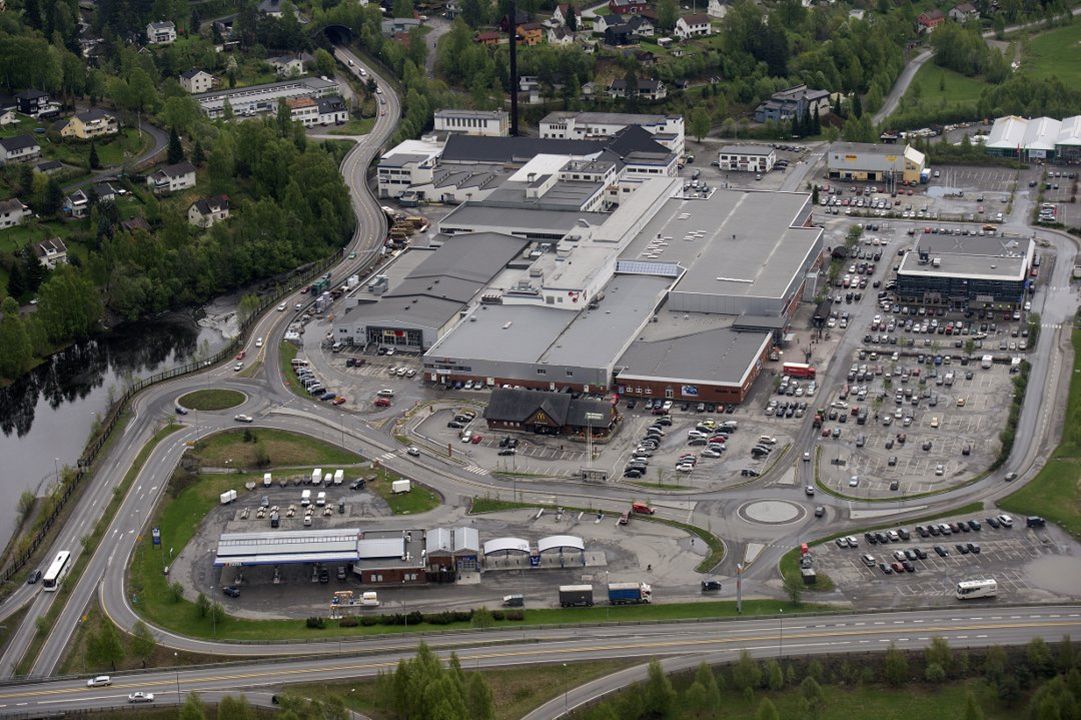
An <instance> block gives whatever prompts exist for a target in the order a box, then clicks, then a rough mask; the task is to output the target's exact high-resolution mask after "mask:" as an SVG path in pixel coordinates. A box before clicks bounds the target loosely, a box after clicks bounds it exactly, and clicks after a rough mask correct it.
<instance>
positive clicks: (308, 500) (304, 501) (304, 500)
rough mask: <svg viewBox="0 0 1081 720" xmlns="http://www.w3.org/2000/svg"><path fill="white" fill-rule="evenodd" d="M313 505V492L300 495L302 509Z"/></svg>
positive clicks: (309, 491) (308, 491)
mask: <svg viewBox="0 0 1081 720" xmlns="http://www.w3.org/2000/svg"><path fill="white" fill-rule="evenodd" d="M311 504H312V491H311V490H305V491H304V492H302V493H300V506H301V507H308V506H309V505H311Z"/></svg>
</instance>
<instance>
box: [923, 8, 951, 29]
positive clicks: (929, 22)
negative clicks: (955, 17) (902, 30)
mask: <svg viewBox="0 0 1081 720" xmlns="http://www.w3.org/2000/svg"><path fill="white" fill-rule="evenodd" d="M944 22H946V16H945V15H944V14H943V13H942V11H941V10H939V9H938V8H935V9H934V10H928V11H927V12H922V13H920V14H919V16H918V17H917V18H916V27H917V29H918V30H919V31H920V32H922V33H929V32H931V31H932V30H934V29H935V28H936V27H938V26H939V25H941V24H942V23H944Z"/></svg>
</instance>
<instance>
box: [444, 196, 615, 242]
mask: <svg viewBox="0 0 1081 720" xmlns="http://www.w3.org/2000/svg"><path fill="white" fill-rule="evenodd" d="M607 217H608V216H607V215H606V214H605V213H596V212H593V213H590V212H581V211H580V210H550V209H539V208H526V207H500V206H491V205H486V204H479V203H471V202H465V203H462V204H461V205H459V206H458V207H456V208H455V209H454V210H452V211H451V212H450V213H448V214H447V216H446V217H444V218H443V219H442V220H441V221H440V222H439V229H440V231H441V232H450V231H453V232H462V231H463V230H474V231H482V230H497V229H502V228H505V230H503V232H514V231H527V232H533V233H545V234H556V233H558V234H560V235H564V234H566V233H568V232H570V230H571V229H572V228H574V226H575V225H577V224H578V220H579V219H582V220H585V221H586V222H588V223H590V224H591V225H600V224H601V223H603V222H604V220H605V218H607Z"/></svg>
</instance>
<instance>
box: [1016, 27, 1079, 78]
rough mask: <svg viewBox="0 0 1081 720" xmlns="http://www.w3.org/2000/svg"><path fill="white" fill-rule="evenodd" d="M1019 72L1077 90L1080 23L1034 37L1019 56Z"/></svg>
mask: <svg viewBox="0 0 1081 720" xmlns="http://www.w3.org/2000/svg"><path fill="white" fill-rule="evenodd" d="M1021 72H1023V73H1025V74H1026V75H1028V76H1030V77H1034V78H1049V77H1057V78H1058V79H1059V80H1061V81H1062V82H1063V83H1064V84H1065V85H1067V86H1071V87H1075V88H1076V87H1078V86H1081V23H1077V22H1075V23H1072V24H1070V25H1066V26H1064V27H1061V28H1057V29H1055V30H1050V31H1048V32H1045V33H1040V34H1038V35H1034V36H1033V37H1032V39H1031V40H1029V43H1028V46H1027V47H1026V49H1025V50H1024V51H1023V52H1022V55H1021Z"/></svg>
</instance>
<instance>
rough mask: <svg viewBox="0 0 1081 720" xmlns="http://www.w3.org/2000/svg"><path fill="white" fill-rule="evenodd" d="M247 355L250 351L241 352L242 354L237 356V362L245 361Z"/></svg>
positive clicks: (239, 353)
mask: <svg viewBox="0 0 1081 720" xmlns="http://www.w3.org/2000/svg"><path fill="white" fill-rule="evenodd" d="M247 354H248V351H247V350H241V351H240V352H238V353H237V354H236V359H237V360H243V359H244V356H245V355H247Z"/></svg>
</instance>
